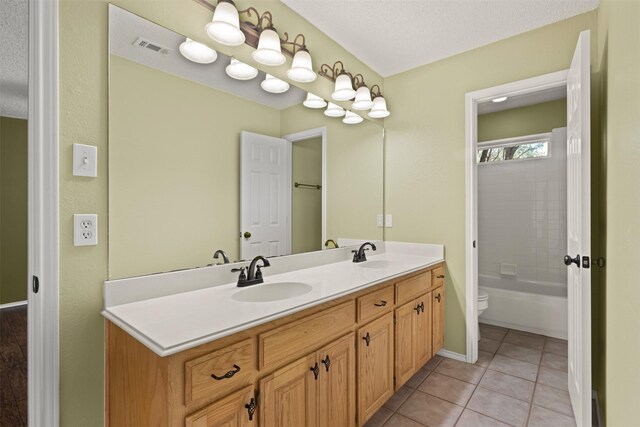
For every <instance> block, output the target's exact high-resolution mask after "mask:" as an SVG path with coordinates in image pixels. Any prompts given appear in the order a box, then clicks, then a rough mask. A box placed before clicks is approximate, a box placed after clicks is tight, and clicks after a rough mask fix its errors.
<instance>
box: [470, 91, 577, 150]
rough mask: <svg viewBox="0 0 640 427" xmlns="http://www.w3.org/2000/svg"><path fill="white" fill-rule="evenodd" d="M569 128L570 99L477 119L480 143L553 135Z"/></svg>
mask: <svg viewBox="0 0 640 427" xmlns="http://www.w3.org/2000/svg"><path fill="white" fill-rule="evenodd" d="M566 125H567V100H566V99H559V100H557V101H551V102H544V103H542V104H536V105H529V106H526V107H520V108H513V109H511V110H504V111H498V112H496V113H489V114H483V115H481V116H478V141H479V142H483V141H494V140H496V139H504V138H513V137H516V136H524V135H535V134H537V133H545V132H551V130H552V129H556V128H561V127H565V126H566Z"/></svg>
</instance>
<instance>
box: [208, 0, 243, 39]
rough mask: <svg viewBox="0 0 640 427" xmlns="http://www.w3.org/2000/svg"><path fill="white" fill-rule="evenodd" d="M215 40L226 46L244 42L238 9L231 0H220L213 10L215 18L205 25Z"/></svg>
mask: <svg viewBox="0 0 640 427" xmlns="http://www.w3.org/2000/svg"><path fill="white" fill-rule="evenodd" d="M204 29H205V31H206V32H207V34H208V35H209V37H211V38H212V39H213V40H215V41H217V42H218V43H221V44H223V45H226V46H240V45H241V44H242V43H244V40H245V37H244V33H243V32H242V31H241V30H240V17H239V16H238V9H236V6H235V4H234V3H233V2H232V1H230V0H220V1H218V5H217V6H216V9H215V11H214V12H213V19H212V20H211V22H209V23H208V24H207V25H206V26H205V27H204Z"/></svg>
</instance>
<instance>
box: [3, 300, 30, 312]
mask: <svg viewBox="0 0 640 427" xmlns="http://www.w3.org/2000/svg"><path fill="white" fill-rule="evenodd" d="M27 303H28V301H26V300H25V301H16V302H8V303H6V304H0V310H3V309H5V308H13V307H20V306H22V305H27Z"/></svg>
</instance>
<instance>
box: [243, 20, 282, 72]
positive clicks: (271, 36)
mask: <svg viewBox="0 0 640 427" xmlns="http://www.w3.org/2000/svg"><path fill="white" fill-rule="evenodd" d="M251 56H252V57H253V59H255V60H256V62H259V63H260V64H262V65H269V66H276V65H282V64H284V63H285V61H286V60H287V59H286V58H285V57H284V55H283V54H282V50H281V49H280V36H279V35H278V33H276V32H275V30H274V29H273V28H267V29H265V30H262V32H261V33H260V39H259V40H258V48H257V49H256V50H254V51H253V53H252V54H251Z"/></svg>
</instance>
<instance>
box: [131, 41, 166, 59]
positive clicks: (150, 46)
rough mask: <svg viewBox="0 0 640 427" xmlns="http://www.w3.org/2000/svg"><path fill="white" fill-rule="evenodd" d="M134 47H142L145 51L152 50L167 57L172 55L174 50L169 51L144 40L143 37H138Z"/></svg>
mask: <svg viewBox="0 0 640 427" xmlns="http://www.w3.org/2000/svg"><path fill="white" fill-rule="evenodd" d="M133 45H134V46H138V47H142V48H145V49H149V50H151V51H153V52H156V53H162V54H163V55H166V54H168V53H170V52H171V51H172V50H173V49H169V48H167V47H163V46H160V45H159V44H157V43H153V42H152V41H149V40H147V39H145V38H142V37H138V38H137V39H136V41H135V42H133Z"/></svg>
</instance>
